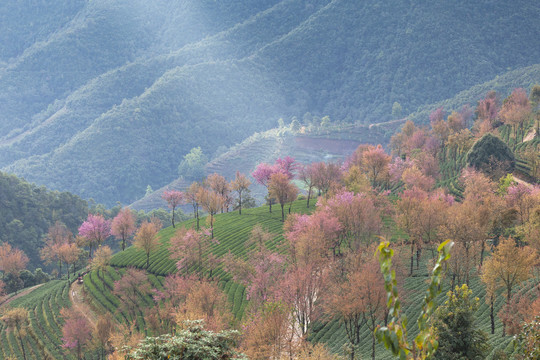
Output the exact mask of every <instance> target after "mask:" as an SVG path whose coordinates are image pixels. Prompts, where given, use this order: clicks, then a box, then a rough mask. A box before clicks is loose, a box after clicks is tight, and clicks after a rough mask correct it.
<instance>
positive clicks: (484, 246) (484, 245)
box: [480, 240, 486, 267]
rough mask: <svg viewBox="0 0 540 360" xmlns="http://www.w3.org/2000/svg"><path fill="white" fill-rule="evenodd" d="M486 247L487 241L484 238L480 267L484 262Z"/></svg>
mask: <svg viewBox="0 0 540 360" xmlns="http://www.w3.org/2000/svg"><path fill="white" fill-rule="evenodd" d="M485 249H486V242H485V241H484V240H482V250H480V267H482V265H483V264H484V251H485Z"/></svg>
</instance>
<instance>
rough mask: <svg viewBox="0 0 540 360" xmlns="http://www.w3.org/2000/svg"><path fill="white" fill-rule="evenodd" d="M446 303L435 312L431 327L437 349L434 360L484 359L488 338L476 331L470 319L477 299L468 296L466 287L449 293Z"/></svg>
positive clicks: (475, 308)
mask: <svg viewBox="0 0 540 360" xmlns="http://www.w3.org/2000/svg"><path fill="white" fill-rule="evenodd" d="M447 296H448V300H446V301H445V303H444V305H442V306H440V307H439V308H438V309H437V311H436V312H435V318H434V321H433V325H432V328H433V330H434V333H435V334H436V335H437V339H438V341H439V348H438V349H437V352H435V356H434V359H444V360H474V359H485V358H486V356H487V353H488V351H489V344H488V337H487V335H486V333H485V332H484V331H482V330H479V329H478V327H477V324H476V319H475V316H474V313H475V311H476V310H477V309H478V306H479V301H480V300H479V299H478V298H476V297H475V298H473V297H472V291H471V290H469V288H468V287H467V285H465V284H463V286H461V287H459V286H456V288H455V290H454V291H449V292H448V294H447Z"/></svg>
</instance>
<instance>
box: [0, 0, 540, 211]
mask: <svg viewBox="0 0 540 360" xmlns="http://www.w3.org/2000/svg"><path fill="white" fill-rule="evenodd" d="M538 18H540V3H538V2H537V1H533V0H518V1H512V2H507V1H487V0H485V1H475V2H469V1H452V2H447V1H443V0H438V1H430V2H421V1H407V2H403V1H394V0H392V1H379V2H370V3H359V2H358V1H356V0H333V1H330V0H283V1H281V0H249V1H214V0H197V1H195V0H193V1H187V0H185V1H178V2H169V1H164V0H161V1H151V2H149V1H143V0H130V1H127V0H120V1H106V0H94V1H81V0H57V1H54V2H49V1H36V2H21V1H15V0H7V1H4V2H2V4H0V110H1V111H0V169H2V170H4V171H8V172H13V173H15V174H17V175H20V176H24V177H25V178H26V179H27V180H29V181H33V182H36V183H39V184H44V185H46V186H48V187H50V188H52V189H58V190H68V191H72V192H74V193H76V194H78V195H81V196H82V197H84V198H90V197H92V198H94V199H95V200H97V201H99V202H103V203H106V204H109V205H111V204H114V203H116V201H121V202H123V203H130V202H133V201H135V200H136V199H138V198H140V197H142V196H143V195H144V193H145V189H146V187H147V185H151V186H152V187H153V188H159V187H161V186H163V185H165V184H168V183H169V182H171V181H172V180H174V179H176V178H177V177H178V175H179V174H178V171H177V168H178V165H179V164H180V162H181V161H182V158H183V156H184V155H185V154H187V153H188V152H189V151H190V150H191V149H192V148H194V147H197V146H200V147H201V149H202V150H203V152H204V153H205V154H206V155H208V156H210V157H212V155H213V154H214V153H215V152H216V150H217V149H218V148H220V149H224V148H228V147H230V146H232V145H234V144H236V143H240V142H241V141H242V140H243V139H245V138H247V137H249V136H250V135H252V134H253V133H254V132H260V131H264V130H267V129H270V128H273V127H275V126H277V120H278V119H279V118H283V119H284V120H285V123H286V124H287V123H289V122H290V119H291V117H292V116H296V117H297V118H298V119H299V120H301V121H303V119H304V114H306V113H309V114H310V116H311V119H312V118H313V117H315V119H317V118H318V119H320V118H322V117H324V116H326V115H328V116H329V117H330V119H331V121H335V122H345V123H358V124H370V123H378V122H383V121H388V120H391V119H392V115H391V110H392V105H393V104H394V103H395V102H398V103H399V104H400V105H401V107H402V109H403V110H402V114H401V115H402V116H406V115H407V114H409V113H412V112H415V111H416V110H417V109H419V108H420V107H422V106H424V105H427V104H432V103H435V102H439V101H442V100H445V99H448V98H452V97H453V96H454V95H456V94H457V93H458V92H460V91H463V90H466V89H469V88H471V87H473V86H475V85H477V84H481V83H484V82H487V81H490V80H493V79H495V78H496V77H497V76H499V75H503V74H505V73H507V72H508V71H511V70H519V69H522V68H526V67H528V66H529V67H530V66H532V65H535V64H537V63H538V59H539V58H540V24H539V23H538ZM528 69H529V68H528ZM527 71H529V70H527ZM525 78H526V77H525ZM537 81H538V79H537ZM533 82H534V81H533ZM498 85H499V86H501V87H502V88H505V84H498ZM514 85H515V84H512V85H508V86H506V90H507V91H509V90H511V87H512V86H514ZM518 85H519V86H525V87H528V86H530V85H531V82H529V80H524V83H520V84H518ZM308 118H309V116H308Z"/></svg>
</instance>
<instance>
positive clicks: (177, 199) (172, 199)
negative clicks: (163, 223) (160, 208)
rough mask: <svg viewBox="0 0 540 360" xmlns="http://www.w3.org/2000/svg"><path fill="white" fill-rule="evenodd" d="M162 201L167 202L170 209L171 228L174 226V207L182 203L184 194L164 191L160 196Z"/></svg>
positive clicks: (176, 191) (175, 191)
mask: <svg viewBox="0 0 540 360" xmlns="http://www.w3.org/2000/svg"><path fill="white" fill-rule="evenodd" d="M161 198H162V199H163V200H165V201H166V202H167V204H168V205H169V207H170V208H171V209H172V226H173V227H175V225H174V210H175V209H176V207H177V206H178V205H180V204H182V203H183V202H184V193H183V192H181V191H178V190H166V191H165V192H164V193H163V195H162V196H161Z"/></svg>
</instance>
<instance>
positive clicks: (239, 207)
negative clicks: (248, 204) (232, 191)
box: [238, 193, 242, 215]
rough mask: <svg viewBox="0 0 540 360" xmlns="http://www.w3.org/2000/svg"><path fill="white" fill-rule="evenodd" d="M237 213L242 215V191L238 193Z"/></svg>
mask: <svg viewBox="0 0 540 360" xmlns="http://www.w3.org/2000/svg"><path fill="white" fill-rule="evenodd" d="M238 205H239V206H238V215H242V193H239V194H238Z"/></svg>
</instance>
